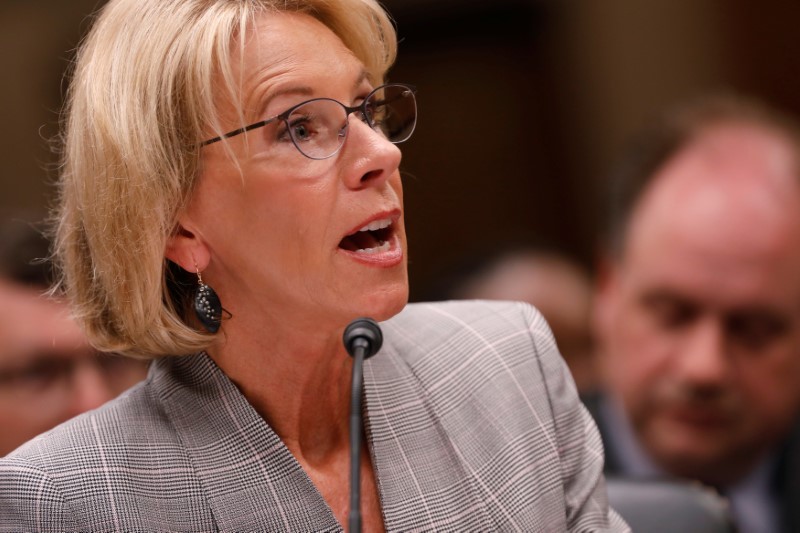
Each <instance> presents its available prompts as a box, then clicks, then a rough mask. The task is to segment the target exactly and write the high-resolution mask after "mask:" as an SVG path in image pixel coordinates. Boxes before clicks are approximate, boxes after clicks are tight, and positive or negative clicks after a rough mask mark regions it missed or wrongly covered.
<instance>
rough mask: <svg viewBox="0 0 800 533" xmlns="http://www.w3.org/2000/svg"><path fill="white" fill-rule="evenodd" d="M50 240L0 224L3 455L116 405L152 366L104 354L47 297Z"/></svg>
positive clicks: (14, 224)
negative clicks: (69, 422)
mask: <svg viewBox="0 0 800 533" xmlns="http://www.w3.org/2000/svg"><path fill="white" fill-rule="evenodd" d="M46 257H48V242H47V240H46V239H45V238H44V237H43V236H42V234H41V233H40V232H39V231H38V230H37V229H36V228H34V226H33V225H32V224H30V223H28V222H24V221H21V220H19V219H18V218H13V217H11V216H5V217H4V218H3V221H2V222H1V223H0V428H1V429H0V456H2V455H5V454H7V453H8V452H10V451H11V450H13V449H14V448H16V447H17V446H19V445H20V444H22V443H23V442H25V441H27V440H29V439H30V438H32V437H34V436H36V435H38V434H39V433H42V432H43V431H46V430H48V429H50V428H52V427H54V426H55V425H57V424H59V423H61V422H63V421H65V420H67V419H69V418H71V417H73V416H75V415H77V414H79V413H82V412H84V411H87V410H89V409H93V408H95V407H97V406H99V405H101V404H102V403H104V402H106V401H107V400H110V399H111V398H113V397H115V396H116V395H118V394H119V393H120V392H122V391H123V390H125V389H127V388H128V387H130V386H132V385H133V384H135V383H136V382H138V381H140V380H141V379H143V378H144V376H145V374H146V365H145V363H143V362H139V361H133V360H130V359H125V358H122V357H114V356H110V355H100V354H99V353H97V352H96V351H95V350H93V349H92V348H91V347H90V346H89V345H88V343H87V342H86V339H85V338H84V336H83V334H82V333H81V330H80V329H79V327H78V325H77V324H76V323H75V322H74V321H73V320H72V318H70V314H69V309H68V307H67V305H66V303H65V302H64V301H62V300H60V299H57V298H52V297H49V296H46V295H45V294H44V293H45V291H47V289H48V287H49V285H50V283H51V282H52V279H51V278H52V276H51V268H50V263H49V262H48V261H46V260H45V258H46Z"/></svg>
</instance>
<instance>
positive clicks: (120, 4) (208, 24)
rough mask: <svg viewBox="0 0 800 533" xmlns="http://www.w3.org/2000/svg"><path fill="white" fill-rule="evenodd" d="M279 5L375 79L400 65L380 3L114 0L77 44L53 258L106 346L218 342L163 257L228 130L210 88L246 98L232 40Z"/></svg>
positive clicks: (191, 347) (169, 350) (180, 349)
mask: <svg viewBox="0 0 800 533" xmlns="http://www.w3.org/2000/svg"><path fill="white" fill-rule="evenodd" d="M271 11H273V12H302V13H307V14H309V15H311V16H313V17H315V18H317V19H318V20H320V21H321V22H322V23H323V24H325V25H326V26H327V27H328V28H330V29H331V30H332V31H333V32H334V33H335V34H336V35H337V36H338V37H339V38H340V39H342V41H343V42H344V44H345V45H346V46H347V47H348V48H349V49H350V50H351V51H352V52H353V53H354V54H355V55H356V57H358V58H359V59H360V60H361V61H362V62H363V63H364V65H365V67H366V69H367V72H368V74H369V76H370V78H371V81H372V82H373V83H380V82H381V81H382V80H383V77H384V76H385V74H386V71H387V70H388V68H389V66H390V65H391V64H392V62H393V61H394V58H395V53H396V46H397V45H396V35H395V30H394V27H393V25H392V22H391V21H390V19H389V18H388V15H387V14H386V13H385V12H384V11H383V9H382V8H381V7H380V5H379V4H378V3H377V2H376V1H375V0H111V1H110V2H109V3H108V4H107V5H106V6H105V7H104V8H103V9H102V10H101V11H100V12H99V14H98V16H97V19H96V20H95V22H94V25H93V27H92V29H91V30H90V32H89V34H88V35H87V37H86V39H85V41H84V42H83V43H82V45H81V47H80V49H79V50H78V55H77V59H76V62H75V65H74V70H73V73H72V76H73V77H72V80H71V84H70V88H69V92H68V94H67V103H66V106H65V110H64V123H63V137H62V165H61V175H60V199H59V206H58V210H57V212H56V213H55V220H56V238H55V241H56V245H55V257H56V262H57V264H58V266H59V269H60V282H59V288H60V289H62V290H64V291H65V292H66V294H67V296H68V298H69V299H70V301H71V303H72V304H73V306H74V309H75V312H76V316H77V318H78V320H79V321H80V322H81V323H82V324H83V325H84V328H85V329H86V331H87V334H88V336H89V338H90V340H91V342H92V343H93V344H94V345H95V346H96V347H97V348H98V349H100V350H104V351H114V352H119V353H123V354H127V355H131V356H135V357H156V356H161V355H173V354H187V353H193V352H196V351H199V350H202V349H204V348H206V347H208V345H209V344H210V343H211V342H212V340H213V337H212V336H210V335H208V334H206V333H204V332H201V331H199V330H198V329H196V328H195V327H192V326H191V325H189V323H190V321H191V319H190V318H189V317H188V315H187V310H188V309H189V307H190V303H189V302H190V300H191V298H192V296H193V292H194V288H193V287H192V285H194V284H196V282H195V283H194V284H192V283H191V281H190V279H189V276H188V273H186V272H184V271H182V270H180V269H178V268H176V266H175V265H172V264H171V263H170V262H169V261H168V260H166V259H165V257H164V252H165V247H166V244H167V240H168V238H169V237H170V236H171V235H172V233H173V232H174V231H175V230H176V226H177V219H178V215H179V213H180V210H181V208H182V206H184V205H186V203H187V201H188V199H189V197H190V195H191V193H192V190H193V187H194V184H195V180H196V178H197V175H198V172H199V149H198V145H199V143H200V142H201V141H202V140H203V139H202V138H201V136H202V135H203V134H204V133H205V134H208V133H209V132H210V131H211V132H214V133H215V134H222V133H223V132H222V131H221V127H220V122H219V119H218V112H217V107H216V106H218V97H219V95H218V94H214V90H222V91H225V96H227V97H229V98H231V101H232V102H234V103H236V102H240V101H241V100H240V97H241V91H240V86H239V84H238V80H237V79H235V77H234V75H233V69H232V68H231V63H232V60H234V59H235V57H236V56H235V55H234V54H235V53H236V50H234V43H235V42H236V38H237V37H241V36H244V35H245V34H246V32H247V31H249V30H250V29H252V27H253V19H254V17H255V16H256V15H258V14H261V13H264V12H271ZM244 41H245V39H244V38H241V39H239V42H240V43H243V42H244ZM239 53H241V47H240V50H239ZM240 58H241V56H240ZM220 80H222V83H219V82H220ZM212 88H213V90H212ZM238 108H239V109H240V110H241V106H238ZM242 125H244V124H242Z"/></svg>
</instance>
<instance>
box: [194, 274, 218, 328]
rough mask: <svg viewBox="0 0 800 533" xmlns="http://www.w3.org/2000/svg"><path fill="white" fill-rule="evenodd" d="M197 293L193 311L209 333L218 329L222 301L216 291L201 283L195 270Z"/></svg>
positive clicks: (201, 279)
mask: <svg viewBox="0 0 800 533" xmlns="http://www.w3.org/2000/svg"><path fill="white" fill-rule="evenodd" d="M197 284H198V287H197V294H195V296H194V312H195V314H196V315H197V318H198V319H199V320H200V322H201V323H202V324H203V327H204V328H205V329H206V331H208V332H209V333H216V332H217V331H219V325H220V322H221V321H222V303H220V301H219V296H217V293H216V292H215V291H214V289H212V288H211V287H209V286H208V285H206V284H205V283H203V277H202V276H201V275H200V270H199V269H198V270H197Z"/></svg>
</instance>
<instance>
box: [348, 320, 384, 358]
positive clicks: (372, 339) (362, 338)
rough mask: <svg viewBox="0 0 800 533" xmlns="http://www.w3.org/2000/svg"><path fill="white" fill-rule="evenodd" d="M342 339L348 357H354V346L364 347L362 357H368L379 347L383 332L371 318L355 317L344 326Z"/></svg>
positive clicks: (381, 343)
mask: <svg viewBox="0 0 800 533" xmlns="http://www.w3.org/2000/svg"><path fill="white" fill-rule="evenodd" d="M342 340H343V341H344V347H345V349H347V353H349V354H350V357H355V353H356V348H358V347H364V348H365V350H364V359H368V358H370V357H372V356H373V355H375V354H376V353H377V352H378V350H380V349H381V346H382V345H383V333H381V328H380V326H379V325H378V323H377V322H375V321H374V320H372V319H371V318H367V317H362V318H356V319H355V320H353V321H352V322H350V323H349V324H348V325H347V327H346V328H345V330H344V335H342Z"/></svg>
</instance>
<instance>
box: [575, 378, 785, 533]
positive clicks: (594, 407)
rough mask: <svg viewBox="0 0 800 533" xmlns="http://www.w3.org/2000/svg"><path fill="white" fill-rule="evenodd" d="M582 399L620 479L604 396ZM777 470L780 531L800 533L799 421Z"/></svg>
mask: <svg viewBox="0 0 800 533" xmlns="http://www.w3.org/2000/svg"><path fill="white" fill-rule="evenodd" d="M581 399H582V400H583V402H584V404H585V405H586V407H587V408H588V410H589V412H590V413H591V415H592V417H593V418H594V420H595V422H596V423H597V428H598V429H599V431H600V436H601V438H602V439H603V446H604V449H605V457H606V464H605V467H604V471H605V474H606V475H607V476H620V475H621V474H623V472H622V466H621V463H620V457H619V450H616V449H614V447H613V446H612V445H611V443H612V442H613V439H610V438H609V437H608V433H609V431H610V427H609V424H608V422H607V421H606V420H605V419H604V417H603V414H602V410H601V409H600V404H601V403H602V402H603V401H604V396H603V394H602V393H595V394H591V395H586V396H584V397H583V398H581ZM776 471H777V475H776V477H775V478H774V479H773V486H772V487H773V490H774V494H775V497H776V498H777V500H778V502H779V514H780V521H781V530H782V531H784V532H785V533H797V532H800V421H798V423H797V424H796V425H795V429H794V432H793V434H792V435H791V436H790V438H788V439H787V440H786V442H785V443H784V444H783V446H781V449H780V453H779V459H778V467H777V468H776ZM743 533H746V532H743Z"/></svg>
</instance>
